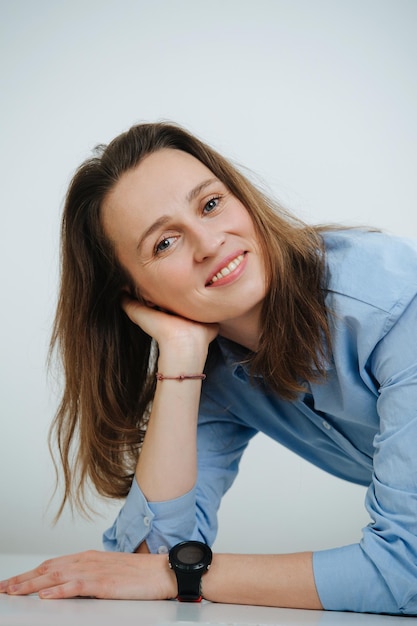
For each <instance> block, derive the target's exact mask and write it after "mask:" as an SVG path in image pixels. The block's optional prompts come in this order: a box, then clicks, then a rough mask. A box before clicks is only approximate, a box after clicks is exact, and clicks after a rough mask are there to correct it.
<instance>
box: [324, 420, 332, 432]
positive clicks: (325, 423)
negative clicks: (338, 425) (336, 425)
mask: <svg viewBox="0 0 417 626" xmlns="http://www.w3.org/2000/svg"><path fill="white" fill-rule="evenodd" d="M323 426H324V428H325V429H326V430H331V428H332V427H331V426H330V424H329V422H326V420H323Z"/></svg>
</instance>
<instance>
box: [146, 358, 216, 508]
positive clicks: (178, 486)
mask: <svg viewBox="0 0 417 626" xmlns="http://www.w3.org/2000/svg"><path fill="white" fill-rule="evenodd" d="M205 358H206V353H205V352H202V351H200V352H199V351H197V350H194V351H192V352H190V351H181V350H180V351H178V350H177V351H174V350H171V351H170V352H169V353H168V354H167V355H165V354H164V353H162V354H161V355H160V358H159V361H158V369H159V371H161V372H162V373H163V374H164V375H165V376H178V375H180V374H200V373H201V372H202V370H203V367H204V363H205ZM200 394H201V380H184V381H178V380H162V381H158V383H157V388H156V393H155V397H154V401H153V407H152V412H151V416H150V419H149V424H148V428H147V432H146V436H145V440H144V443H143V447H142V451H141V454H140V456H139V459H138V464H137V469H136V480H137V482H138V484H139V485H140V488H141V490H142V492H143V493H144V495H145V497H146V498H147V499H148V500H149V501H154V502H160V501H164V500H170V499H173V498H177V497H179V496H182V495H184V494H185V493H187V492H188V491H190V489H192V487H193V486H194V484H195V481H196V476H197V444H196V432H197V420H198V407H199V402H200Z"/></svg>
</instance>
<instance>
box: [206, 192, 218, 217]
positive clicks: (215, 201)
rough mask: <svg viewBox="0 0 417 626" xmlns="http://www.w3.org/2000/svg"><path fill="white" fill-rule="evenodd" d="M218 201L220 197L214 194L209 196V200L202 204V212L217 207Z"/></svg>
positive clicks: (208, 211) (209, 211)
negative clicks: (212, 196) (211, 196)
mask: <svg viewBox="0 0 417 626" xmlns="http://www.w3.org/2000/svg"><path fill="white" fill-rule="evenodd" d="M219 202H220V197H219V196H215V197H214V198H210V200H209V201H208V202H207V204H205V205H204V209H203V212H204V213H211V212H212V211H214V210H215V209H217V207H218V206H219Z"/></svg>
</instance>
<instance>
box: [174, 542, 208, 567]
mask: <svg viewBox="0 0 417 626" xmlns="http://www.w3.org/2000/svg"><path fill="white" fill-rule="evenodd" d="M211 559H212V553H211V549H210V548H209V546H208V545H206V544H205V543H201V541H183V542H181V543H178V544H177V545H176V546H174V547H173V548H172V549H171V550H170V552H169V561H170V564H171V565H172V566H173V567H174V568H176V569H177V570H178V569H181V570H182V571H184V572H195V571H199V570H204V571H205V570H206V569H207V568H208V567H209V565H210V563H211Z"/></svg>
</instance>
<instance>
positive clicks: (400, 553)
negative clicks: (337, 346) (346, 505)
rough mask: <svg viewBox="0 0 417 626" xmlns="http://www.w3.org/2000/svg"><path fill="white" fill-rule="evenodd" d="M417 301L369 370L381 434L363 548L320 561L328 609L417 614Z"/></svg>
mask: <svg viewBox="0 0 417 626" xmlns="http://www.w3.org/2000/svg"><path fill="white" fill-rule="evenodd" d="M416 324H417V299H415V301H413V302H411V303H410V305H409V306H408V308H407V309H406V310H405V312H404V313H403V314H402V316H401V317H400V318H399V319H398V320H397V322H396V323H395V325H394V326H393V327H392V328H391V330H390V331H389V332H388V334H387V335H386V336H385V337H384V338H383V339H382V340H381V341H379V342H378V344H377V346H376V348H375V349H374V351H373V352H372V354H371V357H370V359H369V361H368V363H367V371H368V372H369V373H370V374H371V376H372V377H373V380H375V381H377V383H376V385H377V387H378V400H377V411H378V416H379V422H380V426H379V432H378V433H377V435H376V437H375V438H374V442H373V443H374V472H373V477H372V482H371V484H370V486H369V488H368V492H367V496H366V508H367V510H368V512H369V515H370V518H371V522H370V523H369V524H368V526H366V527H365V528H364V530H363V537H362V540H361V542H360V543H359V544H354V545H350V546H344V547H341V548H336V549H332V550H325V551H322V552H317V553H315V554H314V558H313V566H314V573H315V579H316V585H317V589H318V593H319V596H320V598H321V601H322V603H323V605H324V606H325V608H328V609H332V610H353V611H358V612H362V611H363V612H375V613H404V614H411V615H416V614H417V592H416V589H417V587H416V580H417V455H416V441H417V341H416Z"/></svg>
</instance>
